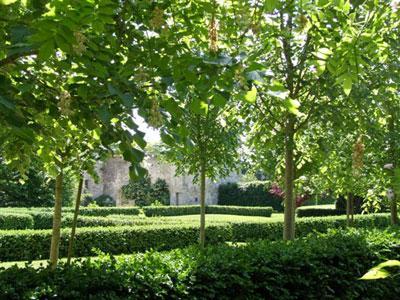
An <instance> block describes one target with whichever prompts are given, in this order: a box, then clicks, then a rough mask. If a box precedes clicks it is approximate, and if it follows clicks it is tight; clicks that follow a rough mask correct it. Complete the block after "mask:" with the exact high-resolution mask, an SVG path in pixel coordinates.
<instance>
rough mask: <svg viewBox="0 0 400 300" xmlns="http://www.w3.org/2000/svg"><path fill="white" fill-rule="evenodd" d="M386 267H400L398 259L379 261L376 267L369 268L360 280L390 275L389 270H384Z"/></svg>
mask: <svg viewBox="0 0 400 300" xmlns="http://www.w3.org/2000/svg"><path fill="white" fill-rule="evenodd" d="M386 267H400V261H398V260H388V261H385V262H383V263H380V264H379V265H377V266H376V267H374V268H372V269H371V270H369V271H368V272H367V273H366V274H364V276H363V277H361V278H360V279H362V280H374V279H383V278H386V277H388V276H390V272H388V271H386V270H384V269H383V268H386Z"/></svg>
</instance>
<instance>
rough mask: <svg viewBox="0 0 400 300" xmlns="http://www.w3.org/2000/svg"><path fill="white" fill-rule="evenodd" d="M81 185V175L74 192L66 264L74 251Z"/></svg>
mask: <svg viewBox="0 0 400 300" xmlns="http://www.w3.org/2000/svg"><path fill="white" fill-rule="evenodd" d="M82 186H83V176H82V175H81V176H80V177H79V183H78V192H77V194H76V200H75V210H74V219H73V221H72V228H71V236H70V238H69V243H68V258H67V264H70V263H71V257H72V254H73V251H74V241H75V232H76V224H77V223H78V215H79V206H80V205H81V196H82Z"/></svg>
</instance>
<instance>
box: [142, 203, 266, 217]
mask: <svg viewBox="0 0 400 300" xmlns="http://www.w3.org/2000/svg"><path fill="white" fill-rule="evenodd" d="M143 212H144V214H145V215H146V216H147V217H155V216H164V217H165V216H183V215H198V214H199V213H200V207H199V206H198V205H181V206H147V207H143ZM206 214H227V215H238V216H260V217H270V216H271V214H272V208H271V207H245V206H224V205H208V206H206Z"/></svg>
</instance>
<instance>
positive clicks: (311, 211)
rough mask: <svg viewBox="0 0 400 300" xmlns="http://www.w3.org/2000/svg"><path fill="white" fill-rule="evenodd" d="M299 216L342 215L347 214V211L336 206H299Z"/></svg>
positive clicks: (297, 211)
mask: <svg viewBox="0 0 400 300" xmlns="http://www.w3.org/2000/svg"><path fill="white" fill-rule="evenodd" d="M296 213H297V216H298V217H299V218H302V217H322V216H340V215H345V214H346V211H343V210H340V209H336V208H317V207H308V206H306V207H299V208H298V209H297V210H296Z"/></svg>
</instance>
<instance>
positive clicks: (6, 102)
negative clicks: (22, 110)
mask: <svg viewBox="0 0 400 300" xmlns="http://www.w3.org/2000/svg"><path fill="white" fill-rule="evenodd" d="M0 104H1V105H3V106H4V107H6V108H9V109H15V103H14V102H12V101H11V100H8V99H6V98H4V97H3V96H0Z"/></svg>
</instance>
